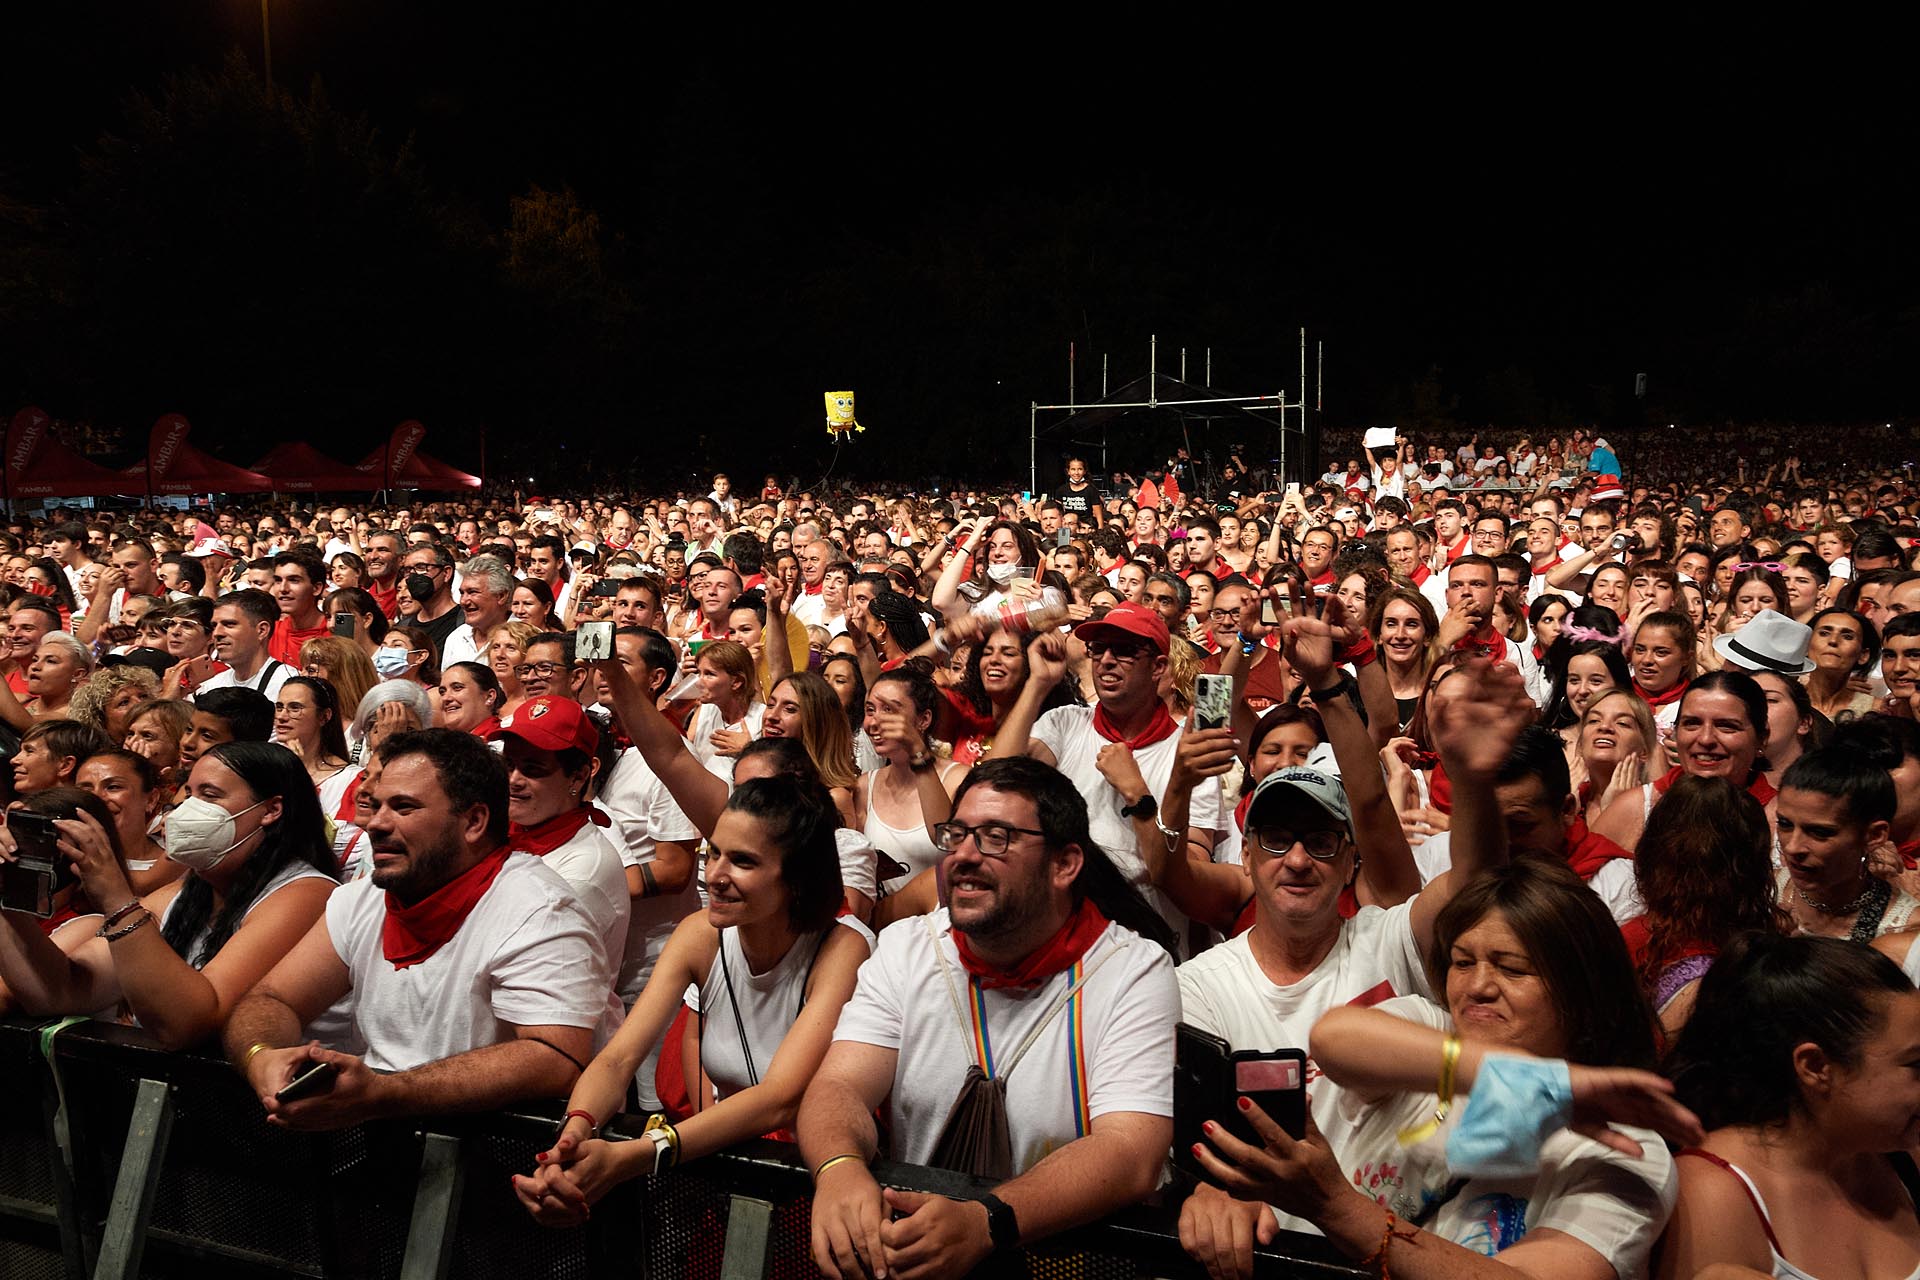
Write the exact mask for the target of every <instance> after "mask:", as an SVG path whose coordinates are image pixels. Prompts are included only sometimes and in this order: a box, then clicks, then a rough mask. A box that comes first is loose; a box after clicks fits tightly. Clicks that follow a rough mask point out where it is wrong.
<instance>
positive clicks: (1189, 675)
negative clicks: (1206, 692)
mask: <svg viewBox="0 0 1920 1280" xmlns="http://www.w3.org/2000/svg"><path fill="white" fill-rule="evenodd" d="M1203 670H1205V664H1204V660H1203V659H1202V658H1201V657H1200V651H1199V650H1198V649H1196V648H1194V647H1193V646H1192V645H1190V644H1180V643H1178V642H1177V641H1176V642H1175V643H1174V644H1173V645H1172V646H1171V647H1170V648H1169V649H1168V651H1167V675H1168V676H1169V677H1170V678H1171V679H1172V681H1173V687H1172V689H1170V690H1169V691H1168V696H1169V697H1171V698H1172V699H1173V710H1174V711H1175V712H1177V713H1178V714H1180V715H1186V714H1187V713H1188V712H1189V711H1191V710H1193V678H1194V677H1195V676H1197V675H1199V674H1200V673H1201V671H1203Z"/></svg>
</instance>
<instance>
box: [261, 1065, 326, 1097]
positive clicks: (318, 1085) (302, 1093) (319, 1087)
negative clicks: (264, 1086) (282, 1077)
mask: <svg viewBox="0 0 1920 1280" xmlns="http://www.w3.org/2000/svg"><path fill="white" fill-rule="evenodd" d="M339 1075H340V1068H339V1067H336V1066H334V1065H333V1064H332V1063H331V1062H316V1063H313V1064H312V1065H311V1066H309V1067H308V1068H307V1069H306V1070H304V1071H302V1072H300V1073H299V1074H298V1075H296V1076H294V1078H293V1079H292V1080H289V1081H288V1082H287V1083H286V1085H285V1086H284V1087H283V1088H281V1089H280V1090H279V1091H278V1092H277V1093H275V1094H274V1095H273V1100H274V1101H275V1102H298V1101H300V1099H302V1098H312V1097H317V1096H319V1095H320V1094H323V1093H326V1092H328V1091H329V1090H331V1089H332V1088H333V1082H334V1080H335V1079H337V1078H338V1077H339Z"/></svg>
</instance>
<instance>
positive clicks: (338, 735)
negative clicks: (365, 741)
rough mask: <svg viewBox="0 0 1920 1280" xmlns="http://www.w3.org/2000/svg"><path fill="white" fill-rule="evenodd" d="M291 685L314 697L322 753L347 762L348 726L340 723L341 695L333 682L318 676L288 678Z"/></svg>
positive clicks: (284, 685)
mask: <svg viewBox="0 0 1920 1280" xmlns="http://www.w3.org/2000/svg"><path fill="white" fill-rule="evenodd" d="M289 684H297V685H299V686H300V687H301V688H302V689H305V690H306V691H307V692H308V693H311V694H312V695H313V709H314V710H315V711H316V712H318V713H319V715H320V751H321V754H322V755H323V756H325V757H327V758H330V759H334V760H345V759H346V758H347V731H346V726H345V725H343V724H341V723H340V694H339V691H338V690H336V689H335V688H334V687H333V682H332V681H331V680H322V679H320V678H319V677H318V676H288V677H287V680H286V684H283V685H281V686H280V687H281V688H283V689H284V688H286V686H287V685H289Z"/></svg>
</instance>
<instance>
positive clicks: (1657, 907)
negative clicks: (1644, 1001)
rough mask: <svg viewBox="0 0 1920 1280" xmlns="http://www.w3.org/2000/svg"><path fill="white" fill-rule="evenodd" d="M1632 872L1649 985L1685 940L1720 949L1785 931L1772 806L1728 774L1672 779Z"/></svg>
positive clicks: (1649, 986) (1650, 818)
mask: <svg viewBox="0 0 1920 1280" xmlns="http://www.w3.org/2000/svg"><path fill="white" fill-rule="evenodd" d="M1633 872H1634V879H1635V880H1636V881H1637V882H1638V884H1639V886H1640V897H1641V898H1642V900H1644V901H1645V903H1646V904H1647V914H1646V917H1645V919H1644V920H1643V921H1642V923H1643V924H1644V925H1645V926H1646V929H1647V946H1646V948H1645V950H1644V952H1643V953H1642V955H1641V958H1640V981H1641V984H1642V985H1643V986H1644V987H1645V988H1646V989H1647V990H1648V991H1649V992H1651V991H1652V990H1653V989H1654V984H1655V983H1656V982H1658V980H1659V978H1660V974H1661V972H1662V971H1663V970H1664V969H1666V967H1667V966H1668V965H1670V964H1672V963H1673V962H1674V961H1675V960H1677V959H1679V952H1680V949H1681V948H1682V947H1683V946H1686V945H1688V944H1692V945H1695V946H1707V947H1712V948H1714V949H1715V950H1716V951H1719V950H1725V949H1726V947H1727V946H1728V945H1729V944H1730V943H1732V941H1733V940H1734V938H1736V937H1738V936H1739V935H1741V934H1744V933H1756V932H1758V933H1785V932H1788V929H1787V925H1788V918H1787V915H1786V913H1785V912H1783V911H1782V910H1781V909H1780V905H1779V892H1778V889H1777V887H1776V886H1775V884H1774V879H1773V831H1772V829H1771V827H1770V825H1769V824H1768V822H1767V811H1766V810H1765V809H1763V808H1761V807H1760V802H1759V801H1758V800H1755V799H1754V798H1753V797H1752V796H1750V795H1748V794H1747V793H1746V792H1744V791H1742V790H1740V789H1739V788H1738V787H1735V786H1734V785H1733V784H1732V783H1731V782H1728V781H1727V780H1726V779H1725V778H1696V777H1692V776H1690V775H1683V776H1682V777H1680V778H1677V779H1675V780H1674V784H1673V786H1671V787H1669V788H1668V789H1667V793H1666V795H1664V796H1662V797H1661V798H1660V803H1659V804H1657V805H1655V806H1653V811H1652V812H1651V813H1649V814H1648V815H1647V828H1646V830H1645V831H1644V832H1643V833H1642V834H1641V836H1640V843H1639V846H1638V847H1637V849H1636V850H1635V853H1634V862H1633Z"/></svg>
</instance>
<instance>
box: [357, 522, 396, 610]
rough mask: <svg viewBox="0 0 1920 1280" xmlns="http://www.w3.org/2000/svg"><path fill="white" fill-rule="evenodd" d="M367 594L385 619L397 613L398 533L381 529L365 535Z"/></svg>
mask: <svg viewBox="0 0 1920 1280" xmlns="http://www.w3.org/2000/svg"><path fill="white" fill-rule="evenodd" d="M365 555H366V561H367V581H366V584H365V585H366V588H367V594H368V595H370V596H372V597H373V602H374V603H375V604H377V605H379V606H380V612H381V613H383V614H385V615H386V618H387V620H388V621H389V622H391V621H393V619H395V618H397V617H398V616H399V611H398V606H397V605H396V603H395V597H396V596H397V595H399V593H400V535H399V534H397V533H394V532H393V531H392V530H390V529H381V530H378V531H376V532H374V533H370V534H368V535H367V537H366V542H365Z"/></svg>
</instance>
